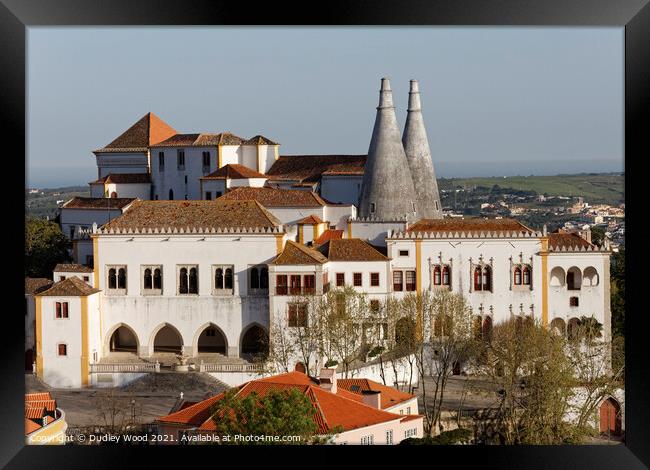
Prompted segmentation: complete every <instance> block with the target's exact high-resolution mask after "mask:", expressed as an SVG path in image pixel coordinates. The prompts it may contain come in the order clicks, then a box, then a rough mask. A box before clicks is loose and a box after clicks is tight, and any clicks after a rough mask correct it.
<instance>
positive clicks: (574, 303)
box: [569, 297, 580, 307]
mask: <svg viewBox="0 0 650 470" xmlns="http://www.w3.org/2000/svg"><path fill="white" fill-rule="evenodd" d="M579 304H580V302H579V300H578V297H570V298H569V306H570V307H578V305H579Z"/></svg>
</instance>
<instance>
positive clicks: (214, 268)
mask: <svg viewBox="0 0 650 470" xmlns="http://www.w3.org/2000/svg"><path fill="white" fill-rule="evenodd" d="M219 268H221V269H223V283H224V286H225V285H226V269H232V289H225V288H224V289H217V284H216V282H215V275H216V273H217V269H219ZM211 274H212V277H211V280H210V286H211V287H212V295H216V296H225V297H231V296H233V295H235V279H236V276H235V274H236V273H235V265H234V264H213V265H212V269H211Z"/></svg>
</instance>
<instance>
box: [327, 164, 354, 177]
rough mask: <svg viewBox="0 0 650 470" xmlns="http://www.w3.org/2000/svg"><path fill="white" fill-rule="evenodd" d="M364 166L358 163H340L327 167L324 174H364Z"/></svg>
mask: <svg viewBox="0 0 650 470" xmlns="http://www.w3.org/2000/svg"><path fill="white" fill-rule="evenodd" d="M363 170H364V167H363V166H362V165H359V164H358V163H356V162H355V163H338V164H336V165H332V166H330V167H328V168H327V170H325V171H324V172H323V173H322V174H323V175H329V176H345V175H363V173H364V171H363Z"/></svg>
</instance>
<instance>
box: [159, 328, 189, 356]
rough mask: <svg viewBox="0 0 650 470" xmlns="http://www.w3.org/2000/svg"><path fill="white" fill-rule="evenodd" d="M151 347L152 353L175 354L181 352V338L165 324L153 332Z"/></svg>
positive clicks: (176, 331)
mask: <svg viewBox="0 0 650 470" xmlns="http://www.w3.org/2000/svg"><path fill="white" fill-rule="evenodd" d="M152 336H153V337H152V340H151V343H152V344H151V345H152V351H153V352H154V353H157V352H161V353H176V354H180V353H182V352H183V336H182V335H181V334H180V332H179V331H178V330H177V329H176V328H174V327H173V326H172V325H170V324H169V323H165V324H163V325H161V326H160V327H158V328H157V329H156V330H154V333H153V335H152Z"/></svg>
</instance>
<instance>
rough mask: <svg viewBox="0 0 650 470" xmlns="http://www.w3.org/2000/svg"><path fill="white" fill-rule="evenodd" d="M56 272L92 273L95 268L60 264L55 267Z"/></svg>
mask: <svg viewBox="0 0 650 470" xmlns="http://www.w3.org/2000/svg"><path fill="white" fill-rule="evenodd" d="M54 272H57V273H92V272H93V268H89V267H88V266H84V265H83V264H65V263H59V264H57V265H56V266H55V267H54Z"/></svg>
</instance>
